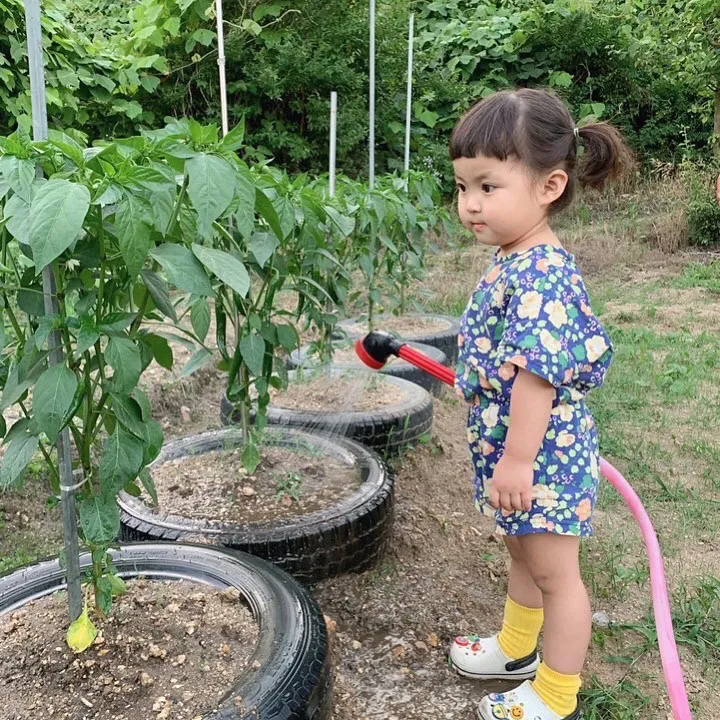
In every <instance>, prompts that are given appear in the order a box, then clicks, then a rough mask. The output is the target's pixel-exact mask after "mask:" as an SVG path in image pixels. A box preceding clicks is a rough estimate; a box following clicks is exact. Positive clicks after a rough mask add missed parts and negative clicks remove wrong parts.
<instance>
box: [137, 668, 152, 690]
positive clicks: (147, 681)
mask: <svg viewBox="0 0 720 720" xmlns="http://www.w3.org/2000/svg"><path fill="white" fill-rule="evenodd" d="M138 680H139V681H140V684H141V685H142V686H143V687H150V686H151V685H154V684H155V678H153V677H152V676H151V675H148V674H147V673H146V672H144V671H143V672H141V673H140V677H139V678H138Z"/></svg>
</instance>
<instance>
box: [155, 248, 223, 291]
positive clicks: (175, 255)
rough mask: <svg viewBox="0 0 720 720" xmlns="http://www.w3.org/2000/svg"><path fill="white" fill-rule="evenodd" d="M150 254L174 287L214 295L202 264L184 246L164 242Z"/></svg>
mask: <svg viewBox="0 0 720 720" xmlns="http://www.w3.org/2000/svg"><path fill="white" fill-rule="evenodd" d="M150 255H152V257H154V258H155V259H156V260H157V261H158V262H159V263H160V265H162V267H163V268H164V270H165V272H166V273H167V274H168V278H169V279H170V282H171V283H172V284H173V285H175V287H177V288H179V289H180V290H185V291H186V292H189V293H193V294H195V295H205V296H209V297H214V295H215V293H214V292H213V289H212V285H211V284H210V279H209V278H208V276H207V274H206V273H205V270H203V266H202V265H201V264H200V262H199V261H198V259H197V258H196V257H195V256H194V255H193V254H192V252H190V250H188V249H187V248H186V247H182V246H181V245H173V244H172V243H164V244H163V245H159V246H158V247H156V248H155V249H154V250H151V251H150Z"/></svg>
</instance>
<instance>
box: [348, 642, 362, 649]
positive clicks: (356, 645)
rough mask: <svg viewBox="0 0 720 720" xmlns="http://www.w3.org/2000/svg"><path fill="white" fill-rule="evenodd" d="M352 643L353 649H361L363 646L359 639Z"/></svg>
mask: <svg viewBox="0 0 720 720" xmlns="http://www.w3.org/2000/svg"><path fill="white" fill-rule="evenodd" d="M350 645H351V646H352V649H353V650H359V649H360V648H361V647H362V643H361V642H360V641H359V640H353V641H352V642H351V643H350Z"/></svg>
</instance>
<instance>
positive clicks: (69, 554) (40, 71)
mask: <svg viewBox="0 0 720 720" xmlns="http://www.w3.org/2000/svg"><path fill="white" fill-rule="evenodd" d="M25 32H26V34H27V45H28V62H29V65H30V94H31V100H32V119H33V137H34V138H35V140H45V139H47V136H48V124H47V105H46V103H45V72H44V63H43V52H42V24H41V22H40V2H39V0H25ZM42 276H43V293H44V297H45V314H46V315H55V314H57V312H58V304H57V295H56V289H55V277H54V276H53V268H52V265H47V266H45V267H44V268H43V271H42ZM48 347H49V349H50V363H51V364H52V365H57V364H58V363H61V362H62V361H63V354H62V345H61V344H60V332H59V331H58V330H55V331H53V332H52V333H50V337H49V338H48ZM56 447H57V455H58V465H59V466H60V487H61V490H60V502H61V505H62V515H63V537H64V541H65V556H66V561H67V564H66V567H65V572H66V579H67V588H68V603H69V611H70V621H71V622H72V621H73V620H75V619H76V618H77V617H78V616H79V615H80V613H81V612H82V590H81V587H80V560H79V552H78V533H77V516H76V514H75V495H74V494H73V493H74V491H73V490H67V488H71V487H72V485H73V472H72V462H71V456H70V431H69V430H68V428H64V429H63V431H62V432H61V433H60V435H59V436H58V439H57V443H56ZM63 488H66V489H63Z"/></svg>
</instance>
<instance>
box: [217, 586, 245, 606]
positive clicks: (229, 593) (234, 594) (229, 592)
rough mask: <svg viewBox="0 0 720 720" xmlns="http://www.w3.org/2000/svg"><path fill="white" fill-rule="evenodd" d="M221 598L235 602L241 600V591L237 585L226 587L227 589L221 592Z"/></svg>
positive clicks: (228, 601)
mask: <svg viewBox="0 0 720 720" xmlns="http://www.w3.org/2000/svg"><path fill="white" fill-rule="evenodd" d="M220 600H222V601H223V602H226V603H230V604H234V603H236V602H237V601H238V600H240V591H239V590H238V589H237V588H235V587H229V588H225V590H223V591H222V592H221V593H220Z"/></svg>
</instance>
